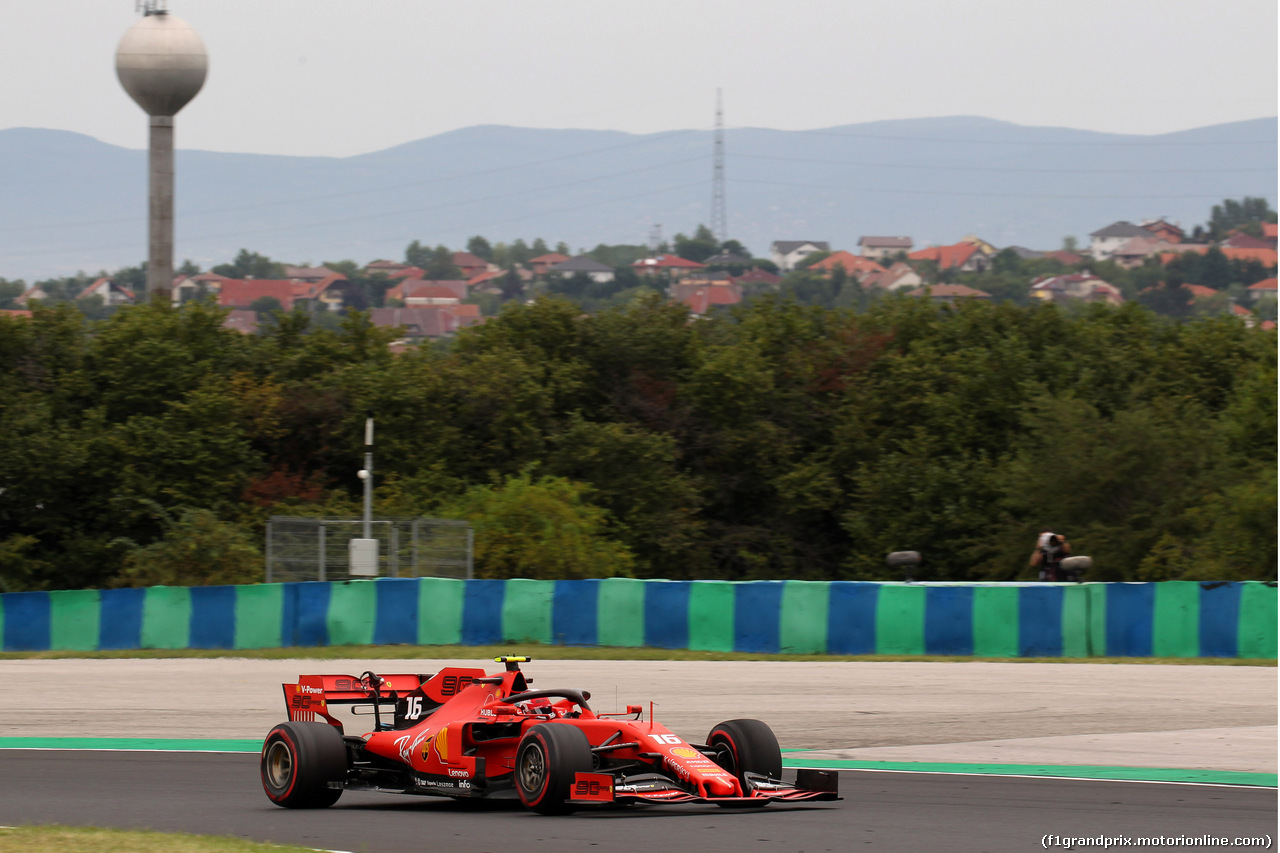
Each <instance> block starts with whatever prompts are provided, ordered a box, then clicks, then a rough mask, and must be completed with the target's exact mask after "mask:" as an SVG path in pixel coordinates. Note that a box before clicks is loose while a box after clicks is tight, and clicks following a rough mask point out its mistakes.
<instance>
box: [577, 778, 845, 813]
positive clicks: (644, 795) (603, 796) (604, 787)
mask: <svg viewBox="0 0 1280 853" xmlns="http://www.w3.org/2000/svg"><path fill="white" fill-rule="evenodd" d="M837 778H838V777H837V776H836V774H835V772H834V771H831V770H801V771H800V772H799V774H797V777H796V785H788V784H786V783H785V782H779V781H778V780H773V779H770V780H764V779H760V780H759V781H757V782H755V784H753V785H752V788H751V794H750V796H746V797H701V796H698V795H697V794H691V793H689V792H688V791H686V790H684V789H682V788H679V787H678V786H676V785H675V784H674V783H671V782H666V781H665V780H652V781H644V782H637V783H634V784H628V782H627V780H622V781H621V782H619V780H617V779H615V778H614V777H613V776H611V775H610V774H608V773H578V774H576V775H575V776H574V783H573V786H572V788H571V789H570V793H569V802H571V803H578V804H590V803H715V804H717V805H722V806H742V807H748V806H763V805H767V804H769V803H781V802H787V803H795V802H804V801H820V800H826V801H831V800H839V799H840V794H839V792H838V790H837Z"/></svg>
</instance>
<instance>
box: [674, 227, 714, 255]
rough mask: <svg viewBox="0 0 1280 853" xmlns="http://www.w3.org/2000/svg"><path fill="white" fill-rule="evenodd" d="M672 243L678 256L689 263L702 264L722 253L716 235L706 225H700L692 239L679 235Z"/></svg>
mask: <svg viewBox="0 0 1280 853" xmlns="http://www.w3.org/2000/svg"><path fill="white" fill-rule="evenodd" d="M672 242H673V245H674V247H675V250H676V255H678V256H679V257H682V258H684V259H685V260H687V261H697V262H698V263H702V262H703V261H705V260H706V259H707V258H709V257H711V256H712V255H714V254H716V253H717V252H719V251H720V244H719V243H718V242H717V241H716V238H715V235H714V234H712V233H711V229H710V228H708V227H707V226H705V225H699V226H698V228H697V230H696V231H694V234H693V236H692V237H686V236H685V235H684V234H677V235H676V236H675V239H674V240H673V241H672Z"/></svg>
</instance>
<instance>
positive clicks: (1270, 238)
mask: <svg viewBox="0 0 1280 853" xmlns="http://www.w3.org/2000/svg"><path fill="white" fill-rule="evenodd" d="M1278 229H1280V225H1276V223H1274V222H1264V223H1262V239H1264V240H1266V241H1267V242H1269V243H1270V244H1271V248H1273V249H1274V248H1275V247H1276V232H1277V230H1278Z"/></svg>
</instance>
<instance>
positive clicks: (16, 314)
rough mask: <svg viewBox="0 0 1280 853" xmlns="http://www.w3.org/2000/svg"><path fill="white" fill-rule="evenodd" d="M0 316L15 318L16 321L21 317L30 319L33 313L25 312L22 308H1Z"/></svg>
mask: <svg viewBox="0 0 1280 853" xmlns="http://www.w3.org/2000/svg"><path fill="white" fill-rule="evenodd" d="M0 316H3V317H13V318H14V319H15V320H16V319H18V318H20V317H26V318H29V317H30V316H31V312H30V311H23V310H22V309H21V308H0Z"/></svg>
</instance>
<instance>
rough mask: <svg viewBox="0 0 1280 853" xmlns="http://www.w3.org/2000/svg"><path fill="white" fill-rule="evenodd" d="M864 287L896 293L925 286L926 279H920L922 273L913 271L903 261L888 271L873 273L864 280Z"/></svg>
mask: <svg viewBox="0 0 1280 853" xmlns="http://www.w3.org/2000/svg"><path fill="white" fill-rule="evenodd" d="M861 284H862V286H863V287H865V288H867V289H870V288H873V287H878V288H880V289H881V290H887V291H890V292H892V291H895V290H907V289H914V288H917V287H920V286H921V285H923V284H924V279H923V278H921V277H920V273H918V272H916V271H915V270H913V269H912V268H911V267H910V266H908V265H907V264H904V263H903V262H902V261H898V262H897V263H896V264H894V265H893V266H891V267H889V268H888V269H887V270H884V271H883V272H878V273H872V274H871V275H869V276H867V277H866V278H864V279H862V282H861Z"/></svg>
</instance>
